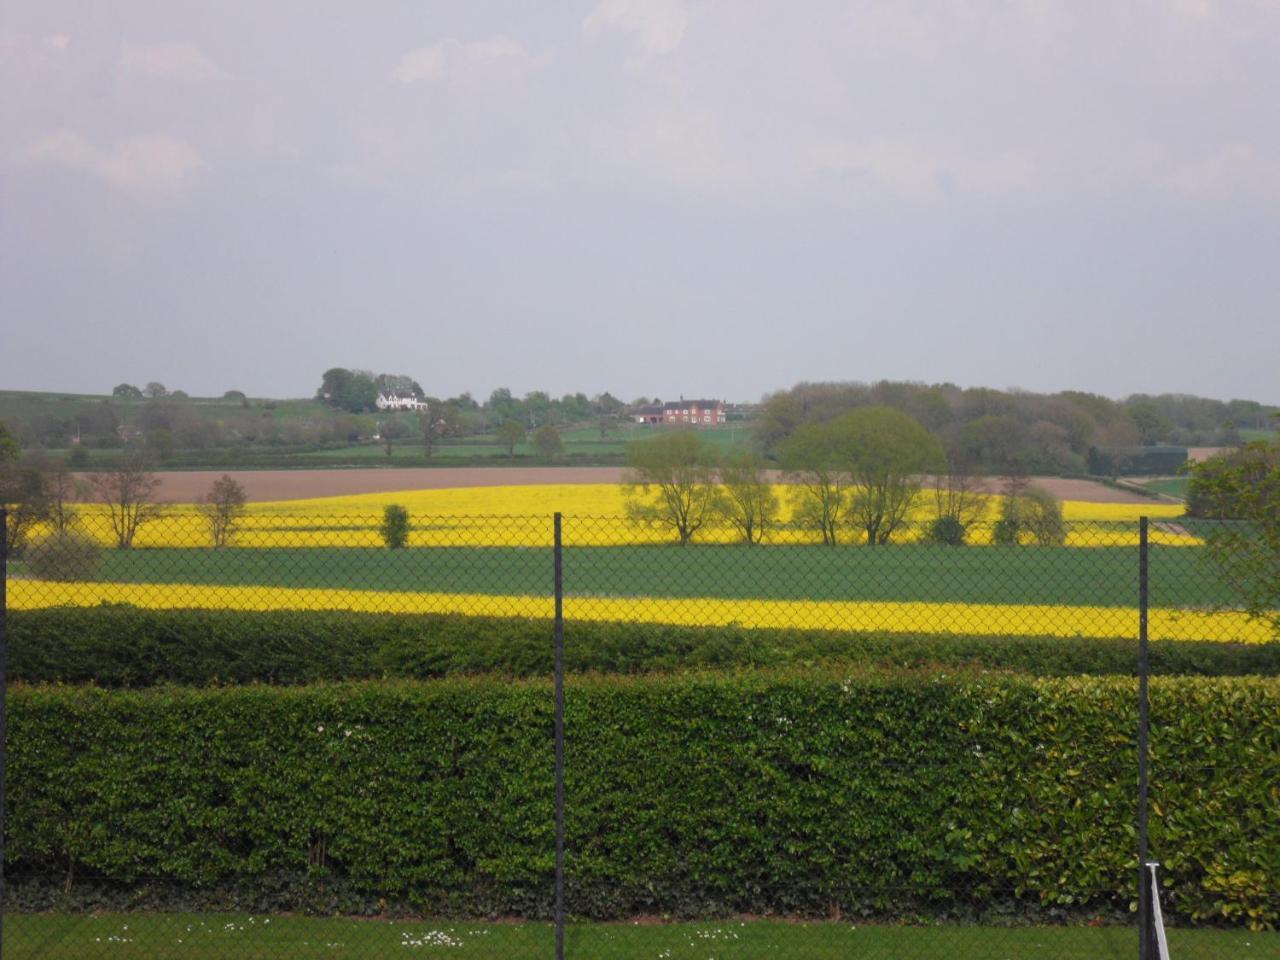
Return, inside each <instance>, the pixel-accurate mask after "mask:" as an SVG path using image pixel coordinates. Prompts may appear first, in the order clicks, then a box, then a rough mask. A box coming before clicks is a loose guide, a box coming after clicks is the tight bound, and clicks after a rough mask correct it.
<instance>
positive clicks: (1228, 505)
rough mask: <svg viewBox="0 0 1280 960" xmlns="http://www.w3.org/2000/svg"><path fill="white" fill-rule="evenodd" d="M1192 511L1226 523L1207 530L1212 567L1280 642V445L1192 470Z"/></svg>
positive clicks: (1261, 445) (1256, 445)
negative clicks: (1268, 626)
mask: <svg viewBox="0 0 1280 960" xmlns="http://www.w3.org/2000/svg"><path fill="white" fill-rule="evenodd" d="M1189 506H1190V507H1191V508H1192V509H1189V511H1188V512H1192V510H1194V513H1195V515H1196V516H1200V517H1209V518H1212V519H1218V520H1222V521H1224V522H1221V523H1218V524H1214V525H1213V526H1212V527H1211V528H1209V529H1208V530H1207V531H1206V532H1205V543H1206V545H1207V551H1208V556H1209V560H1210V563H1211V564H1212V566H1213V567H1214V569H1215V570H1216V571H1217V574H1218V576H1219V578H1220V579H1221V580H1222V581H1223V582H1224V583H1225V584H1227V585H1229V586H1230V587H1231V588H1232V589H1233V591H1234V592H1235V593H1236V594H1237V595H1238V596H1239V597H1240V599H1241V601H1242V603H1243V606H1244V609H1245V611H1246V612H1247V613H1248V614H1249V616H1250V617H1253V618H1255V619H1260V620H1265V621H1268V622H1270V623H1271V625H1272V628H1273V630H1274V631H1275V634H1276V636H1277V637H1278V638H1280V441H1274V442H1271V443H1267V442H1265V441H1261V440H1256V441H1254V442H1252V443H1250V444H1248V445H1246V446H1245V447H1244V448H1243V449H1241V450H1238V451H1235V452H1233V453H1231V454H1229V455H1227V456H1225V457H1215V458H1213V459H1211V460H1207V461H1205V462H1204V463H1201V464H1197V465H1196V466H1195V467H1194V468H1193V469H1192V475H1191V484H1190V493H1189Z"/></svg>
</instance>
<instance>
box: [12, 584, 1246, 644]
mask: <svg viewBox="0 0 1280 960" xmlns="http://www.w3.org/2000/svg"><path fill="white" fill-rule="evenodd" d="M9 603H10V605H11V606H12V607H13V608H14V609H26V608H31V607H45V606H63V605H66V606H96V605H97V604H99V603H129V604H133V605H135V606H139V607H151V608H162V609H163V608H193V609H209V608H219V609H236V610H281V609H293V610H352V611H361V612H377V613H461V614H467V615H470V616H482V615H483V616H497V617H504V616H520V617H539V618H550V617H551V616H552V612H553V611H552V599H551V597H550V596H543V597H536V596H520V595H505V596H504V595H490V594H481V593H409V592H390V591H374V590H342V589H306V588H287V587H261V586H225V587H224V586H199V585H193V584H156V583H57V582H53V581H44V580H23V579H19V580H15V581H13V582H12V583H10V585H9ZM565 616H566V617H567V618H568V619H570V620H592V621H626V622H632V623H669V624H679V625H695V626H728V625H736V626H739V627H745V628H758V627H802V628H808V629H849V628H850V627H851V626H856V628H857V629H860V630H882V631H887V632H890V633H955V634H966V635H978V636H1018V635H1024V636H1025V635H1037V636H1060V637H1070V636H1077V635H1083V636H1092V637H1121V638H1124V637H1134V636H1136V635H1137V630H1138V614H1137V611H1136V610H1135V609H1130V608H1121V607H1093V606H1071V605H1056V606H1055V605H1047V604H1043V605H1037V604H984V603H926V602H893V601H818V600H756V599H751V600H730V599H724V598H721V597H678V598H677V597H572V596H570V597H567V598H566V599H565ZM1149 624H1150V633H1151V637H1152V638H1153V639H1156V640H1192V639H1195V640H1198V639H1203V638H1205V637H1231V638H1232V639H1233V640H1235V641H1236V642H1241V643H1265V642H1267V641H1268V640H1269V639H1270V637H1271V634H1270V631H1269V629H1268V627H1267V625H1266V624H1265V623H1262V622H1260V621H1256V620H1249V619H1248V618H1247V617H1246V616H1245V615H1244V614H1242V613H1234V612H1215V613H1209V612H1204V611H1194V610H1169V609H1153V610H1151V612H1150V617H1149Z"/></svg>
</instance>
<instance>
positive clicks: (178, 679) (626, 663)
mask: <svg viewBox="0 0 1280 960" xmlns="http://www.w3.org/2000/svg"><path fill="white" fill-rule="evenodd" d="M551 637H552V626H551V623H550V622H548V621H546V620H525V619H520V618H502V617H466V616H460V615H456V614H377V613H341V612H332V611H319V610H278V611H242V610H147V609H140V608H135V607H129V606H103V607H91V608H80V607H61V608H58V607H55V608H48V609H38V610H11V611H10V612H9V677H10V679H12V680H15V681H24V682H27V683H55V682H61V683H89V682H92V683H95V684H98V685H100V686H108V687H120V686H124V687H130V686H132V687H145V686H152V685H156V684H166V683H182V684H196V685H206V684H217V683H274V684H298V683H310V682H315V681H319V680H356V679H362V678H375V677H405V678H411V679H429V678H438V677H446V676H458V675H462V674H484V673H491V674H496V675H499V676H503V677H538V676H542V677H546V676H550V675H551V669H552V652H553V651H552V644H551ZM1150 659H1151V672H1152V673H1153V674H1157V675H1158V674H1192V675H1200V676H1227V675H1231V676H1235V675H1241V674H1258V675H1265V676H1280V643H1276V644H1230V643H1218V642H1204V643H1198V642H1191V641H1183V640H1178V641H1159V642H1156V643H1153V644H1152V645H1151V658H1150ZM811 663H840V664H845V665H880V666H894V667H918V666H924V665H936V666H946V667H957V666H963V665H971V666H981V667H985V668H987V669H993V670H1017V671H1022V672H1026V673H1030V674H1035V675H1038V676H1064V675H1071V674H1081V673H1088V674H1122V675H1132V674H1133V673H1134V671H1135V669H1136V667H1137V653H1136V650H1135V649H1134V644H1133V642H1132V641H1129V640H1119V639H1091V638H1087V637H967V636H955V635H938V636H929V635H920V636H915V635H901V634H876V633H837V632H829V631H820V630H809V631H802V630H742V629H734V628H732V627H684V626H670V625H662V624H632V623H592V622H582V623H575V622H570V623H568V624H566V625H565V665H566V669H567V670H569V671H571V672H573V673H584V672H592V671H595V672H602V673H615V674H617V673H623V674H639V673H651V672H675V671H687V670H690V669H700V668H706V667H716V668H732V667H763V666H779V667H780V666H785V665H788V664H811Z"/></svg>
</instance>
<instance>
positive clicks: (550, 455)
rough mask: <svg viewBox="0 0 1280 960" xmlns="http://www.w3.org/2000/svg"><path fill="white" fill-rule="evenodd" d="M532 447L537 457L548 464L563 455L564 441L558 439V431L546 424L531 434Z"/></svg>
mask: <svg viewBox="0 0 1280 960" xmlns="http://www.w3.org/2000/svg"><path fill="white" fill-rule="evenodd" d="M533 447H534V449H535V450H537V451H538V456H539V457H541V458H542V459H543V460H544V461H546V462H547V463H550V462H551V461H552V460H554V459H555V458H556V457H558V456H560V455H561V454H562V453H564V440H562V439H561V438H560V431H559V430H557V429H556V428H555V427H553V426H552V425H551V424H549V423H548V424H545V425H544V426H541V427H539V428H538V429H537V430H535V431H534V432H533Z"/></svg>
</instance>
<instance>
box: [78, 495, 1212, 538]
mask: <svg viewBox="0 0 1280 960" xmlns="http://www.w3.org/2000/svg"><path fill="white" fill-rule="evenodd" d="M778 491H779V495H780V496H779V499H780V500H781V503H782V512H781V517H780V518H779V519H780V522H781V523H782V524H784V525H785V524H786V523H787V522H788V521H790V520H791V517H792V509H791V508H792V498H791V497H790V496H789V488H787V487H785V486H781V487H779V488H778ZM626 501H627V496H626V489H625V488H624V487H623V486H622V485H620V484H604V483H596V484H543V485H529V486H504V487H459V488H450V489H436V490H402V491H398V492H395V493H371V494H360V495H356V496H345V497H322V498H316V499H311V500H284V501H276V502H267V503H256V504H252V505H250V506H249V508H248V511H247V513H246V515H245V517H244V518H243V519H242V520H241V521H240V523H239V524H238V527H237V530H238V533H237V536H236V539H235V543H236V545H237V546H242V547H342V546H378V545H380V544H381V540H380V538H379V536H378V532H377V526H378V523H379V522H380V520H381V517H382V511H383V508H385V507H386V506H388V505H390V504H399V505H401V506H403V507H405V509H407V510H408V511H409V514H410V518H411V523H412V525H413V532H412V534H411V536H410V540H409V545H410V546H414V547H430V546H464V545H465V546H541V545H546V544H549V543H550V542H551V538H552V534H551V529H552V528H551V514H553V513H556V512H560V513H563V514H564V515H565V518H566V519H565V526H564V540H565V543H567V544H575V545H579V546H615V545H625V544H645V543H663V542H667V541H669V540H670V539H671V537H672V535H671V532H670V531H669V530H666V529H663V528H662V527H660V526H644V525H637V524H633V523H629V522H627V521H625V520H623V519H622V518H623V516H624V514H625V512H626ZM1181 513H1182V508H1181V507H1180V506H1177V505H1166V504H1155V503H1152V504H1138V505H1130V504H1110V503H1087V502H1083V501H1072V500H1068V501H1065V502H1064V503H1063V515H1064V517H1065V519H1066V520H1067V521H1068V522H1069V523H1070V524H1071V526H1070V530H1069V532H1068V536H1067V545H1068V546H1079V547H1100V546H1132V545H1136V544H1137V526H1136V523H1137V519H1138V517H1139V516H1141V515H1143V514H1145V515H1147V516H1150V517H1152V518H1153V519H1164V520H1170V519H1174V518H1176V517H1178V516H1180V515H1181ZM998 515H999V497H992V498H991V501H990V506H989V511H988V516H989V517H990V518H991V519H995V518H996V517H997V516H998ZM513 518H514V519H513ZM931 518H932V505H931V503H930V502H929V501H928V500H927V499H926V498H923V497H922V498H921V502H920V503H919V504H918V505H917V507H916V509H915V511H914V512H913V515H912V518H911V519H912V521H913V522H914V523H915V524H916V526H915V527H914V528H913V529H904V530H902V531H900V532H898V533H897V534H895V540H897V541H898V542H901V543H908V542H911V541H913V540H917V539H919V537H920V535H921V532H922V529H923V524H924V523H925V522H927V521H928V520H929V519H931ZM82 519H83V524H84V528H85V529H86V530H87V531H88V532H90V533H92V534H93V535H94V536H95V537H97V538H98V539H99V540H101V541H102V542H103V543H104V544H110V543H111V542H112V534H111V525H110V523H109V522H108V520H107V518H106V516H105V515H103V514H101V513H100V512H99V511H98V509H96V508H88V507H86V508H83V510H82ZM845 536H846V537H847V538H848V540H849V542H857V533H856V531H854V530H852V529H849V530H848V531H847V533H846V534H845ZM1152 538H1153V540H1155V541H1156V542H1161V543H1167V544H1170V545H1175V546H1177V545H1188V546H1190V545H1196V544H1199V543H1200V541H1199V540H1198V539H1196V538H1195V537H1192V536H1190V535H1188V534H1186V533H1185V532H1183V531H1181V530H1179V529H1178V528H1177V527H1176V525H1173V524H1168V523H1166V524H1163V525H1161V526H1159V527H1156V528H1154V529H1153V531H1152ZM696 539H697V540H698V541H699V542H702V543H728V542H732V541H733V540H735V539H736V535H735V533H734V531H733V530H731V529H729V528H727V527H724V526H718V527H714V528H712V527H706V528H704V529H703V530H701V531H700V532H699V533H698V535H697V537H696ZM816 540H817V535H816V534H815V533H814V532H812V531H808V530H798V529H794V528H784V529H780V530H777V531H775V532H773V534H772V535H771V536H770V538H769V541H770V542H775V543H812V542H815V541H816ZM970 541H971V542H972V543H974V544H978V545H981V544H984V543H989V542H990V527H989V526H979V527H977V528H975V529H974V530H973V531H972V532H971V535H970ZM207 543H208V533H207V528H206V526H205V523H204V520H203V519H202V518H201V517H200V515H199V513H198V512H197V508H196V507H195V506H194V505H192V504H170V505H166V506H165V507H164V515H163V516H162V517H161V518H159V519H156V520H154V521H152V522H150V523H148V524H145V525H144V526H143V527H142V528H141V530H140V531H139V533H138V535H137V538H136V540H135V545H136V546H138V547H172V546H203V545H206V544H207Z"/></svg>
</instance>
